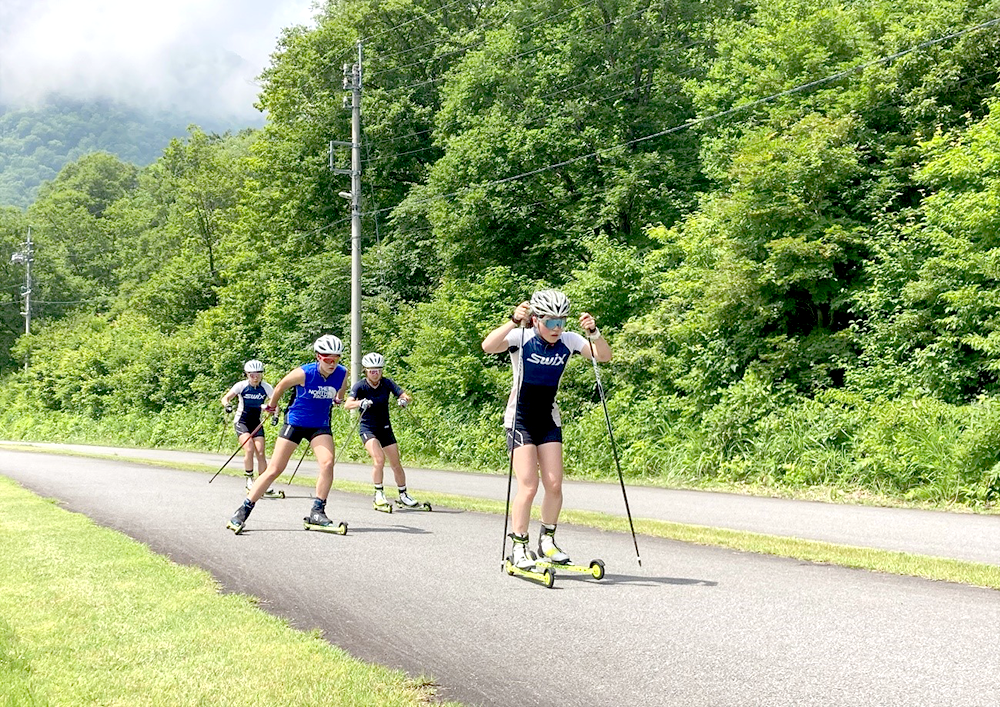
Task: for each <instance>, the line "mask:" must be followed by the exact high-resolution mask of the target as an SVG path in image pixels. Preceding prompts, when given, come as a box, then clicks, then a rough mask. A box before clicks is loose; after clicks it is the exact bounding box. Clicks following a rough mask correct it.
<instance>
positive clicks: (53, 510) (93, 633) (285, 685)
mask: <svg viewBox="0 0 1000 707" xmlns="http://www.w3.org/2000/svg"><path fill="white" fill-rule="evenodd" d="M263 666H266V667H263ZM264 676H266V677H264ZM0 686H2V689H0V706H3V707H7V705H10V706H13V705H17V706H18V707H21V706H23V705H67V706H77V705H79V706H81V707H83V706H84V705H87V706H89V705H95V704H100V705H106V706H122V707H125V706H131V705H139V704H141V705H152V706H159V705H163V706H167V705H171V706H173V705H206V707H207V706H208V705H212V706H213V707H214V706H216V705H223V706H226V705H233V707H236V706H241V707H242V706H244V705H245V706H249V707H272V706H273V707H286V706H288V705H303V706H309V707H313V706H314V705H318V704H323V705H371V706H373V707H374V706H376V705H377V706H381V705H399V706H401V707H402V706H404V705H406V706H410V705H423V704H427V702H428V701H429V700H430V699H431V697H432V695H431V693H430V691H429V690H428V689H427V688H426V687H425V686H424V685H423V684H422V683H421V682H419V681H415V680H411V679H409V678H407V677H406V676H405V675H404V674H402V673H401V672H398V671H393V670H389V669H387V668H382V667H379V666H374V665H369V664H366V663H362V662H361V661H358V660H355V659H354V658H351V657H350V656H349V655H347V654H346V653H345V652H344V651H342V650H340V649H339V648H336V647H334V646H331V645H330V644H328V643H326V642H325V641H323V640H322V639H321V638H319V637H318V636H315V635H312V634H307V633H303V632H301V631H296V630H294V629H292V628H291V627H290V626H289V625H288V624H287V623H286V622H284V621H283V620H281V619H279V618H276V617H274V616H271V615H269V614H267V613H265V612H263V611H261V610H259V609H258V608H256V606H255V605H254V602H253V600H252V599H251V598H250V597H246V596H243V595H236V594H220V593H219V591H218V587H217V585H216V584H215V582H214V581H213V580H212V578H211V576H210V575H209V574H208V573H207V572H204V571H202V570H200V569H196V568H192V567H183V566H180V565H177V564H174V563H172V562H170V561H169V560H168V559H166V558H164V557H161V556H159V555H156V554H154V553H152V552H150V551H149V550H148V549H147V548H146V547H145V546H143V545H141V544H139V543H136V542H134V541H132V540H130V539H129V538H127V537H126V536H124V535H122V534H120V533H117V532H115V531H112V530H108V529H105V528H101V527H99V526H97V525H95V524H94V523H93V522H92V521H90V520H89V519H88V518H86V517H85V516H83V515H80V514H76V513H70V512H68V511H64V510H62V509H60V508H57V507H56V506H55V505H54V504H53V503H51V502H49V501H46V500H44V499H41V498H39V497H37V496H35V495H34V494H32V493H30V492H28V491H26V490H24V489H22V488H21V487H20V486H18V485H17V484H15V483H14V482H13V481H11V480H9V479H6V478H4V477H0Z"/></svg>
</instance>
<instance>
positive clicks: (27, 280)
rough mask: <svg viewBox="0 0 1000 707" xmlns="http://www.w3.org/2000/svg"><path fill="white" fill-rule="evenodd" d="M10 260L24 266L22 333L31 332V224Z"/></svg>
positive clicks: (32, 257) (32, 255)
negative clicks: (22, 241)
mask: <svg viewBox="0 0 1000 707" xmlns="http://www.w3.org/2000/svg"><path fill="white" fill-rule="evenodd" d="M10 262H12V263H14V264H15V265H23V266H24V286H23V287H21V296H22V297H24V311H23V312H21V314H22V315H23V316H24V333H25V334H30V333H31V264H32V263H33V262H35V244H34V243H32V242H31V226H28V238H27V239H26V240H25V241H24V243H22V244H21V250H19V251H17V252H16V253H13V254H12V255H11V256H10ZM24 370H28V359H27V357H25V359H24Z"/></svg>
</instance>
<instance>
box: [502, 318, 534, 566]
mask: <svg viewBox="0 0 1000 707" xmlns="http://www.w3.org/2000/svg"><path fill="white" fill-rule="evenodd" d="M529 316H530V312H529ZM517 355H518V356H520V357H521V365H520V366H518V368H519V369H520V370H519V376H518V379H517V393H516V394H515V395H514V422H513V424H511V426H510V465H509V466H508V467H507V504H506V506H505V507H504V511H503V547H501V548H500V571H501V572H504V571H506V570H505V568H504V562H505V560H506V559H507V520H508V518H509V517H510V489H511V486H512V484H513V481H514V435H515V434H516V433H517V407H518V405H520V404H521V381H522V380H523V378H524V323H523V322H522V323H521V348H519V349H518V350H517Z"/></svg>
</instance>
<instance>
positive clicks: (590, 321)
mask: <svg viewBox="0 0 1000 707" xmlns="http://www.w3.org/2000/svg"><path fill="white" fill-rule="evenodd" d="M580 328H581V329H583V330H584V331H585V332H587V338H588V339H590V344H589V345H587V346H584V347H583V348H582V349H580V355H581V356H583V357H584V358H586V359H593V358H595V355H594V354H596V358H597V361H598V362H599V363H607V362H608V361H610V360H611V346H610V345H608V342H607V339H605V338H604V337H603V336H601V332H600V330H598V328H597V322H595V321H594V318H593V317H592V316H591V315H590V313H589V312H583V313H582V314H581V315H580ZM591 346H593V349H591Z"/></svg>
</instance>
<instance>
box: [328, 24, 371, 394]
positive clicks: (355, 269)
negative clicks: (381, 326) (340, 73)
mask: <svg viewBox="0 0 1000 707" xmlns="http://www.w3.org/2000/svg"><path fill="white" fill-rule="evenodd" d="M362 52H363V49H362V45H361V42H360V41H359V42H358V62H357V63H356V64H355V65H354V66H351V65H349V64H344V90H345V91H350V92H351V95H350V97H349V98H348V97H345V98H344V107H345V108H350V109H351V141H350V142H341V141H338V140H331V141H330V169H332V170H333V172H334V173H335V174H350V175H351V191H350V192H344V191H342V192H340V196H342V197H343V198H345V199H350V200H351V384H354V383H357V382H358V379H359V378H360V377H361V61H362V59H363V53H362ZM348 100H350V104H348ZM335 146H339V147H350V148H351V168H350V169H337V168H336V167H334V166H333V150H334V147H335Z"/></svg>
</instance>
